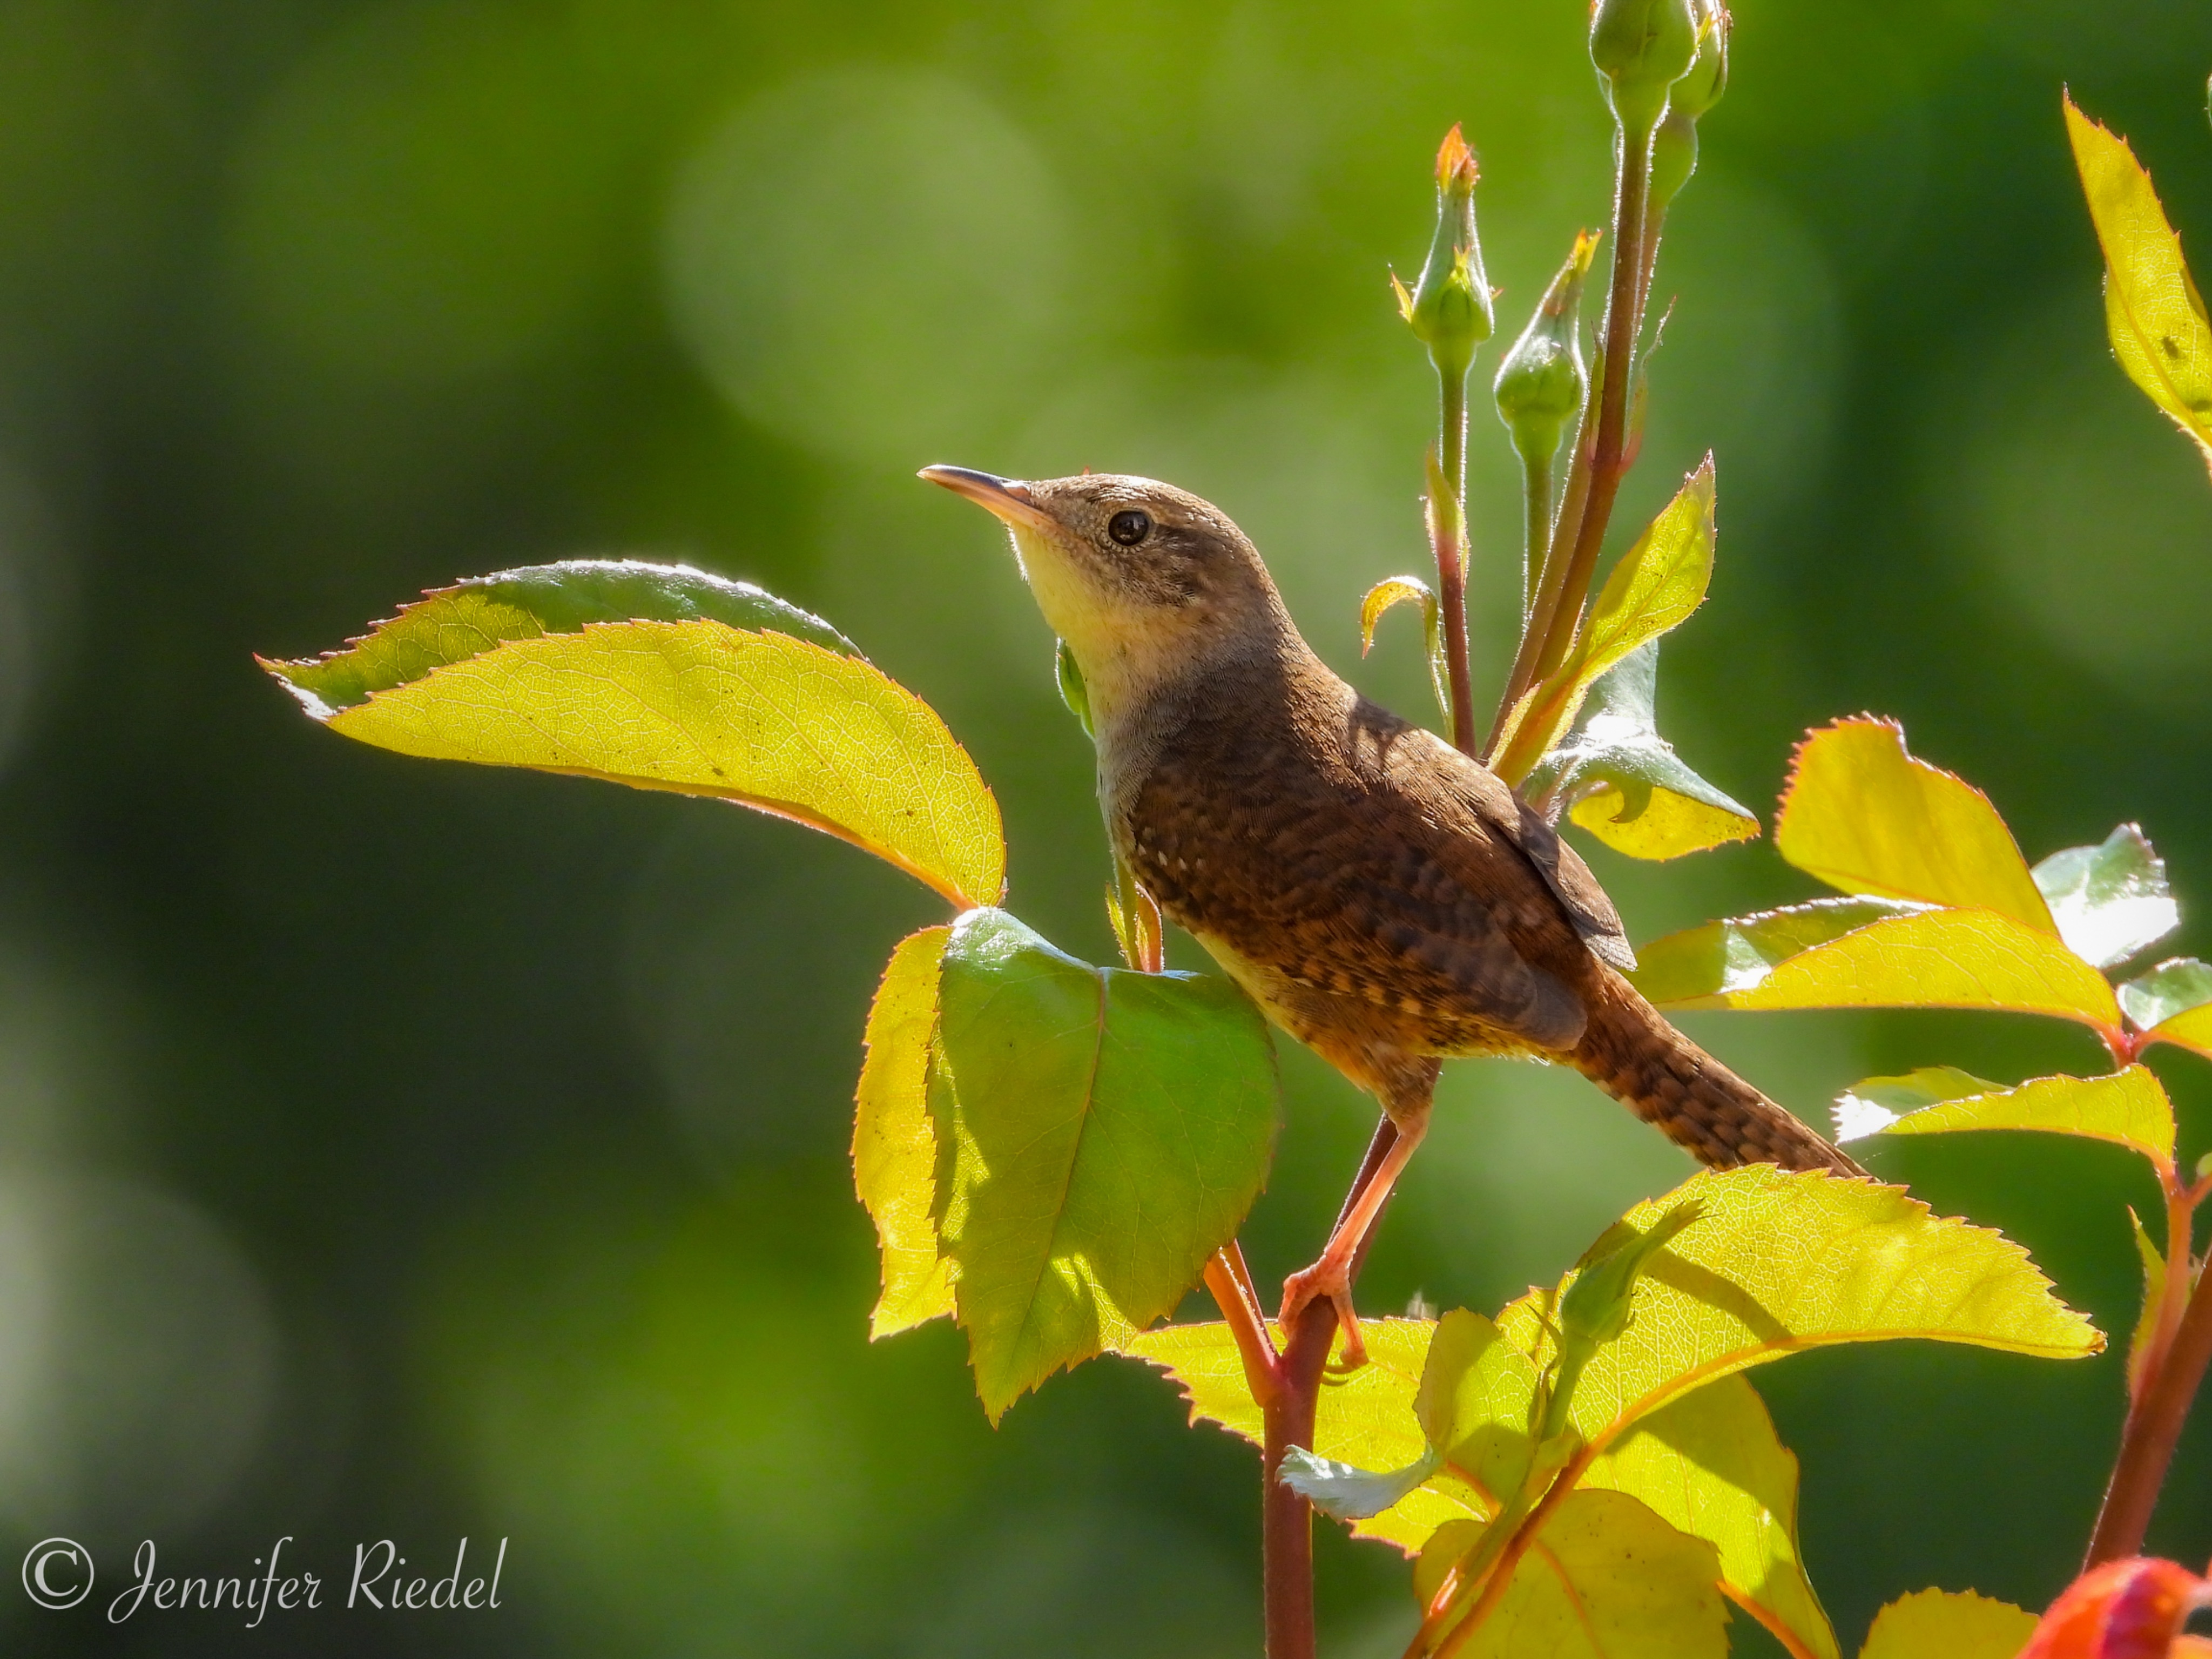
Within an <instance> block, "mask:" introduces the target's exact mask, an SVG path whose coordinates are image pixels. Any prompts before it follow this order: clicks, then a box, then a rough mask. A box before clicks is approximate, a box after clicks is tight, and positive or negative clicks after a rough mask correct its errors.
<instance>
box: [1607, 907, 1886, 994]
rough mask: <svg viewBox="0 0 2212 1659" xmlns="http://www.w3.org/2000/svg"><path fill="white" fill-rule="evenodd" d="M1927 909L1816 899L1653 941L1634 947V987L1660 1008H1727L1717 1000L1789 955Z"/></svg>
mask: <svg viewBox="0 0 2212 1659" xmlns="http://www.w3.org/2000/svg"><path fill="white" fill-rule="evenodd" d="M1924 908H1926V907H1925V906H1923V905H1918V904H1905V903H1901V902H1898V901H1896V900H1893V899H1869V898H1834V899H1813V900H1811V901H1809V902H1806V903H1803V904H1791V905H1785V906H1784V907H1783V908H1781V909H1778V910H1761V911H1759V912H1757V913H1755V914H1754V915H1747V916H1736V917H1733V918H1731V919H1729V920H1728V921H1708V922H1705V923H1703V924H1702V925H1700V926H1699V927H1686V928H1684V929H1683V930H1682V931H1681V932H1680V933H1669V934H1668V935H1667V936H1666V937H1665V938H1663V939H1654V940H1652V941H1651V942H1650V944H1648V945H1644V946H1643V947H1642V948H1641V949H1639V950H1638V951H1637V953H1636V960H1637V966H1636V971H1635V972H1634V973H1632V974H1631V975H1629V978H1630V979H1631V980H1632V981H1634V983H1635V985H1636V988H1637V989H1638V990H1639V991H1641V992H1643V993H1644V995H1645V996H1646V997H1648V998H1649V999H1650V1000H1652V1001H1653V1002H1656V1003H1658V1004H1660V1005H1662V1006H1674V1007H1682V1006H1698V1007H1707V1008H1718V1007H1724V1006H1727V1004H1726V1003H1725V1002H1723V1001H1721V1000H1718V999H1721V998H1723V997H1726V996H1729V995H1730V994H1734V993H1735V992H1738V991H1750V990H1753V989H1756V988H1757V987H1759V986H1761V985H1764V984H1765V982H1766V981H1767V980H1768V978H1769V977H1770V976H1771V975H1772V974H1773V972H1774V970H1775V969H1777V968H1778V967H1780V966H1781V965H1782V964H1783V963H1785V962H1787V961H1789V960H1790V958H1791V957H1796V956H1798V955H1801V954H1802V953H1803V952H1805V951H1809V950H1811V949H1812V948H1813V947H1814V945H1826V944H1827V943H1828V942H1829V941H1830V940H1831V939H1841V938H1842V937H1843V936H1844V934H1846V933H1856V932H1857V931H1858V930H1859V929H1860V928H1862V927H1867V926H1869V924H1871V923H1874V922H1877V921H1883V920H1884V919H1886V918H1887V917H1890V916H1906V915H1915V914H1917V912H1919V911H1921V910H1923V909H1924Z"/></svg>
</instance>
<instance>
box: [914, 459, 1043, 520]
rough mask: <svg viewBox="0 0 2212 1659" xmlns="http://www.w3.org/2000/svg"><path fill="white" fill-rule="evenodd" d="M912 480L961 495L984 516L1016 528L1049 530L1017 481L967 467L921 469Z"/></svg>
mask: <svg viewBox="0 0 2212 1659" xmlns="http://www.w3.org/2000/svg"><path fill="white" fill-rule="evenodd" d="M915 477H922V478H927V479H928V480H929V481H930V483H933V484H942V485H944V487H945V489H949V490H951V492H952V493H953V494H954V495H965V496H966V497H967V498H968V499H969V501H973V502H975V505H976V506H978V507H981V508H982V509H983V510H984V511H985V512H987V513H995V514H997V515H998V516H999V517H1000V518H1001V519H1004V520H1006V522H1007V523H1008V524H1010V525H1012V526H1016V527H1017V528H1018V527H1020V526H1028V527H1030V529H1033V530H1049V529H1050V528H1051V527H1052V520H1051V518H1050V517H1049V516H1048V514H1047V513H1045V510H1044V509H1043V508H1042V507H1039V506H1038V505H1037V504H1036V501H1032V500H1031V499H1030V491H1029V486H1028V485H1027V484H1025V483H1021V482H1019V481H1018V479H1013V478H1001V477H998V476H997V475H996V474H995V473H990V472H978V471H975V469H974V468H973V467H967V466H925V467H924V468H922V469H921V471H920V472H918V473H917V474H915Z"/></svg>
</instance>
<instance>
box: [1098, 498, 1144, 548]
mask: <svg viewBox="0 0 2212 1659" xmlns="http://www.w3.org/2000/svg"><path fill="white" fill-rule="evenodd" d="M1106 533H1107V534H1108V535H1109V536H1111V537H1112V538H1114V539H1115V541H1117V542H1119V543H1121V545H1122V546H1124V547H1134V546H1135V545H1136V544H1138V543H1139V542H1140V541H1142V540H1144V539H1145V538H1146V537H1147V536H1149V535H1151V534H1152V515H1151V514H1150V513H1139V512H1138V511H1137V510H1136V509H1135V508H1134V507H1132V508H1130V509H1129V511H1127V512H1126V513H1115V515H1114V516H1113V517H1112V518H1110V519H1109V520H1106Z"/></svg>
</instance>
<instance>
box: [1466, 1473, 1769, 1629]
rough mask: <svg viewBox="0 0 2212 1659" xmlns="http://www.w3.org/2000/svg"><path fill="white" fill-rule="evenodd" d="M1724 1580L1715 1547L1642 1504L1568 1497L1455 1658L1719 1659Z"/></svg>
mask: <svg viewBox="0 0 2212 1659" xmlns="http://www.w3.org/2000/svg"><path fill="white" fill-rule="evenodd" d="M1718 1576H1719V1575H1718V1570H1717V1565H1716V1562H1715V1553H1714V1550H1713V1547H1712V1546H1711V1544H1709V1543H1707V1542H1706V1541H1705V1540H1704V1539H1702V1538H1692V1537H1691V1536H1689V1535H1688V1534H1686V1533H1683V1532H1680V1531H1677V1530H1676V1529H1675V1528H1673V1527H1670V1526H1668V1524H1667V1522H1664V1521H1662V1519H1660V1517H1659V1516H1656V1515H1655V1514H1654V1513H1652V1511H1651V1510H1650V1509H1648V1508H1646V1507H1645V1506H1644V1504H1640V1503H1638V1501H1637V1500H1636V1499H1634V1498H1630V1497H1628V1496H1626V1494H1624V1493H1621V1492H1601V1491H1584V1490H1578V1491H1575V1492H1570V1493H1568V1494H1567V1496H1566V1498H1565V1499H1564V1500H1563V1501H1562V1502H1561V1503H1560V1504H1559V1507H1558V1508H1557V1509H1556V1510H1554V1511H1553V1513H1552V1515H1551V1516H1549V1517H1548V1518H1547V1521H1546V1522H1545V1523H1544V1526H1543V1528H1542V1529H1541V1531H1540V1532H1539V1533H1538V1534H1537V1535H1536V1539H1535V1541H1534V1544H1533V1546H1532V1547H1530V1548H1529V1549H1528V1552H1527V1553H1525V1554H1523V1555H1522V1558H1521V1559H1520V1561H1519V1563H1518V1564H1517V1566H1516V1571H1515V1572H1514V1574H1513V1577H1512V1578H1511V1580H1510V1582H1509V1583H1507V1585H1506V1587H1505V1590H1504V1594H1503V1595H1501V1596H1500V1597H1499V1599H1498V1603H1497V1605H1496V1607H1494V1609H1493V1610H1492V1612H1491V1613H1490V1614H1489V1616H1488V1617H1487V1618H1486V1619H1485V1620H1483V1621H1482V1623H1481V1625H1480V1626H1479V1627H1477V1628H1476V1629H1475V1630H1474V1631H1473V1632H1471V1633H1470V1634H1468V1635H1466V1636H1463V1637H1462V1638H1460V1639H1459V1641H1458V1642H1457V1643H1455V1644H1454V1645H1453V1646H1452V1648H1451V1652H1452V1653H1453V1654H1455V1655H1456V1656H1460V1659H1527V1656H1529V1655H1532V1654H1541V1655H1544V1656H1546V1659H1723V1656H1725V1655H1726V1654H1727V1652H1728V1609H1727V1607H1726V1606H1725V1605H1724V1604H1723V1601H1722V1600H1721V1597H1720V1595H1719V1593H1718V1592H1717V1589H1715V1581H1716V1580H1717V1577H1718ZM1431 1651H1434V1650H1433V1649H1431Z"/></svg>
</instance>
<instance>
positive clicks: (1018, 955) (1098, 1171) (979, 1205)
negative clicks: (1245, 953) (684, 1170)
mask: <svg viewBox="0 0 2212 1659" xmlns="http://www.w3.org/2000/svg"><path fill="white" fill-rule="evenodd" d="M938 994H939V1006H940V1008H941V1010H942V1012H941V1013H940V1015H939V1032H940V1040H941V1042H943V1044H944V1051H945V1063H946V1069H947V1070H948V1071H949V1072H950V1073H951V1091H949V1093H947V1094H939V1095H938V1096H935V1097H933V1115H934V1118H935V1122H936V1127H937V1132H938V1135H939V1140H940V1142H941V1143H943V1144H945V1145H948V1146H951V1149H952V1157H951V1160H950V1163H951V1169H950V1170H949V1171H946V1172H945V1173H943V1174H941V1175H940V1177H939V1182H940V1186H941V1187H942V1188H944V1196H943V1198H942V1199H941V1200H939V1201H940V1204H941V1205H942V1206H943V1212H944V1214H943V1218H942V1219H941V1220H940V1222H939V1235H940V1237H942V1239H943V1241H944V1247H945V1249H946V1251H947V1252H948V1253H950V1254H951V1256H952V1257H953V1259H954V1260H955V1261H957V1262H958V1263H959V1265H960V1271H959V1274H958V1277H957V1279H956V1280H955V1282H954V1285H953V1296H954V1302H955V1307H956V1310H957V1314H958V1316H959V1320H960V1325H961V1328H962V1329H963V1330H964V1331H966V1332H967V1334H968V1347H969V1359H970V1360H971V1362H972V1364H973V1365H974V1368H975V1386H976V1391H977V1392H978V1394H980V1395H981V1397H982V1401H983V1406H984V1409H985V1410H986V1411H987V1412H988V1413H990V1415H991V1417H992V1418H993V1419H994V1420H995V1419H997V1418H998V1417H999V1416H1000V1414H1001V1413H1004V1412H1005V1410H1006V1407H1008V1406H1009V1405H1011V1404H1012V1402H1013V1401H1014V1400H1015V1399H1016V1398H1017V1397H1018V1395H1021V1394H1022V1393H1023V1392H1024V1390H1026V1389H1031V1388H1034V1387H1036V1385H1037V1384H1038V1383H1041V1382H1042V1381H1043V1380H1044V1379H1045V1378H1046V1377H1048V1376H1051V1375H1052V1374H1053V1373H1054V1371H1056V1370H1060V1369H1061V1368H1062V1367H1064V1366H1067V1365H1072V1364H1077V1363H1079V1362H1080V1361H1082V1360H1084V1359H1087V1358H1090V1357H1091V1356H1092V1355H1093V1354H1096V1353H1098V1352H1102V1351H1103V1350H1104V1349H1106V1348H1109V1347H1114V1346H1118V1345H1120V1344H1121V1342H1123V1341H1125V1340H1127V1339H1128V1338H1129V1337H1130V1336H1131V1335H1132V1334H1133V1333H1134V1332H1136V1331H1138V1330H1140V1329H1142V1328H1144V1327H1145V1326H1146V1325H1149V1324H1151V1323H1152V1322H1153V1321H1154V1320H1156V1319H1158V1318H1160V1317H1161V1316H1163V1315H1165V1314H1167V1313H1169V1312H1170V1311H1171V1310H1173V1309H1174V1307H1175V1304H1176V1303H1177V1302H1178V1301H1179V1300H1181V1299H1182V1295H1183V1293H1184V1292H1185V1291H1188V1289H1189V1288H1190V1287H1191V1286H1192V1285H1194V1284H1195V1283H1196V1282H1197V1280H1198V1279H1199V1276H1200V1273H1201V1272H1202V1270H1203V1269H1204V1267H1205V1264H1206V1258H1207V1257H1209V1256H1210V1255H1212V1254H1213V1252H1214V1251H1215V1250H1217V1249H1219V1248H1220V1247H1221V1246H1222V1245H1224V1244H1225V1243H1228V1242H1229V1240H1231V1238H1233V1237H1236V1234H1237V1227H1238V1225H1240V1224H1241V1223H1242V1222H1243V1219H1244V1215H1245V1212H1246V1211H1247V1210H1249V1208H1250V1207H1251V1204H1252V1200H1254V1199H1255V1197H1257V1196H1258V1195H1259V1191H1260V1188H1261V1183H1262V1182H1264V1180H1265V1179H1266V1176H1267V1160H1268V1158H1269V1156H1270V1154H1271V1152H1273V1144H1274V1132H1275V1116H1276V1104H1277V1087H1276V1079H1275V1057H1274V1049H1273V1045H1272V1044H1271V1043H1270V1042H1269V1039H1268V1036H1267V1024H1266V1021H1265V1020H1264V1018H1262V1017H1261V1013H1260V1011H1259V1010H1258V1009H1257V1008H1255V1006H1253V1005H1252V1002H1251V1000H1249V998H1247V997H1246V996H1245V995H1244V994H1243V992H1241V991H1239V990H1237V987H1235V986H1234V985H1232V984H1231V983H1230V982H1229V981H1227V980H1225V979H1222V978H1219V977H1218V976H1213V975H1197V974H1146V973H1133V972H1130V971H1127V970H1126V969H1119V968H1098V967H1094V966H1092V965H1091V963H1085V962H1079V961H1077V960H1076V959H1075V958H1074V957H1071V956H1068V955H1067V954H1066V953H1065V952H1064V951H1058V950H1055V949H1054V947H1053V946H1052V945H1048V944H1047V943H1046V942H1045V941H1044V940H1043V939H1041V938H1039V937H1038V936H1037V935H1036V933H1033V932H1031V931H1030V929H1029V928H1028V927H1024V926H1023V924H1022V923H1020V922H1019V921H1016V920H1015V919H1014V918H1013V917H1012V916H1010V915H1007V914H1006V912H1005V911H1003V910H971V911H969V913H968V914H967V915H963V916H962V917H961V918H960V920H959V921H957V922H955V923H954V924H953V927H952V934H951V939H948V940H947V941H946V944H945V961H944V967H943V970H942V973H941V975H940V979H939V993H938ZM940 1168H942V1165H940Z"/></svg>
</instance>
